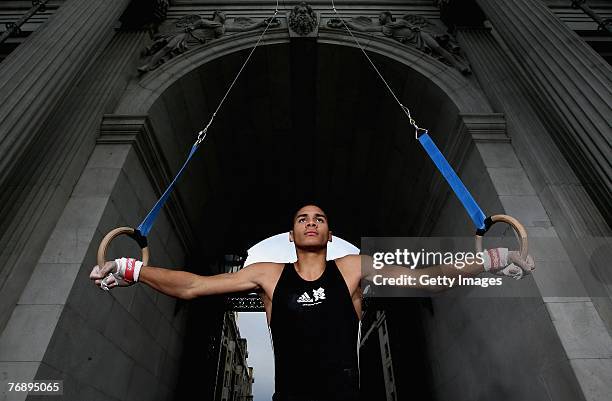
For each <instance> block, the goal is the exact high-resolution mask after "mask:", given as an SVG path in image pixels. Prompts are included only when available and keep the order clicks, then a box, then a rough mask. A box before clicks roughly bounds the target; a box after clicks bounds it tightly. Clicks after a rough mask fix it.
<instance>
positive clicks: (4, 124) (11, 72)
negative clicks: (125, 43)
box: [0, 0, 129, 183]
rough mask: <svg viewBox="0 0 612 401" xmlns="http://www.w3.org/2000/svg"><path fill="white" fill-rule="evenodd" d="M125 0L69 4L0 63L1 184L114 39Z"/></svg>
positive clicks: (71, 1)
mask: <svg viewBox="0 0 612 401" xmlns="http://www.w3.org/2000/svg"><path fill="white" fill-rule="evenodd" d="M128 3H129V0H109V1H98V0H69V1H66V2H65V3H64V4H62V6H61V7H60V8H59V9H58V11H57V13H56V14H55V15H54V16H53V17H52V18H51V19H50V20H49V21H48V22H47V23H46V24H44V25H43V26H42V27H41V28H40V29H39V30H38V31H36V32H35V33H34V34H32V36H31V37H30V38H29V39H28V40H27V41H26V42H24V43H23V44H22V45H20V46H19V48H18V49H17V50H16V51H14V52H13V53H11V54H10V55H9V56H8V57H7V58H6V59H5V60H4V61H3V62H2V63H1V64H0V98H2V99H5V100H3V102H2V104H0V183H4V182H5V181H6V178H7V175H9V174H10V173H11V170H12V167H14V163H15V161H16V160H17V159H19V158H20V157H21V156H23V153H24V151H25V149H26V147H27V146H28V144H29V143H31V142H32V141H33V140H34V139H35V138H36V134H37V133H38V128H39V124H40V123H41V122H42V121H44V120H45V119H46V117H48V116H49V115H50V114H51V112H52V110H53V106H54V105H56V104H57V103H58V102H59V100H60V99H61V97H62V95H63V94H64V91H65V90H66V88H67V87H68V85H70V84H71V83H72V82H73V81H74V79H75V77H76V74H77V73H78V72H79V71H81V70H82V69H83V68H84V67H85V66H87V65H88V63H89V62H90V61H91V60H92V59H93V56H95V55H96V54H97V53H98V52H100V51H101V50H102V48H103V47H104V45H105V44H106V43H108V41H109V40H110V38H111V37H112V29H113V26H114V25H115V23H116V22H117V19H118V18H119V16H120V15H121V13H122V11H123V9H124V8H125V7H126V5H127V4H128Z"/></svg>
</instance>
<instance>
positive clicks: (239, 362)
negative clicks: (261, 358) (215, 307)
mask: <svg viewBox="0 0 612 401" xmlns="http://www.w3.org/2000/svg"><path fill="white" fill-rule="evenodd" d="M248 356H249V353H248V351H247V340H246V338H241V337H240V330H239V329H238V325H237V324H236V315H235V313H234V312H227V313H226V314H225V319H224V322H223V336H222V339H221V354H220V357H219V368H218V372H219V375H218V382H217V394H216V395H215V400H216V401H242V400H253V391H252V390H253V383H254V381H255V379H254V377H253V368H252V367H250V366H248V363H247V358H248Z"/></svg>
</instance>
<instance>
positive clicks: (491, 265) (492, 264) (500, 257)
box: [483, 248, 508, 272]
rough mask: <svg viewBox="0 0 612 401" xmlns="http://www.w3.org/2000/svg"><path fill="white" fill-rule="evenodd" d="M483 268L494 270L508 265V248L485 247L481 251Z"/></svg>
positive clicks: (488, 270)
mask: <svg viewBox="0 0 612 401" xmlns="http://www.w3.org/2000/svg"><path fill="white" fill-rule="evenodd" d="M483 259H484V269H485V271H487V272H496V271H498V270H499V269H503V268H504V267H506V266H507V265H508V248H493V249H486V250H485V251H484V252H483Z"/></svg>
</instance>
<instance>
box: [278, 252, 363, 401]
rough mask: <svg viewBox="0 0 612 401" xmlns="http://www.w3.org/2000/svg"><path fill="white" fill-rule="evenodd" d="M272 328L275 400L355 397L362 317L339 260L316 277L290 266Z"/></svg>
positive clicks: (282, 282)
mask: <svg viewBox="0 0 612 401" xmlns="http://www.w3.org/2000/svg"><path fill="white" fill-rule="evenodd" d="M270 329H271V331H272V342H273V346H274V362H275V369H274V370H275V375H276V377H275V390H276V394H275V397H274V399H275V400H277V399H292V398H296V396H297V397H300V398H301V397H306V398H308V397H312V398H316V399H330V400H344V399H346V400H348V399H356V397H357V395H358V391H359V372H358V364H357V335H358V331H359V319H358V318H357V314H356V313H355V308H354V306H353V302H352V300H351V295H350V293H349V290H348V287H347V285H346V282H345V281H344V278H343V277H342V274H341V273H340V270H338V267H337V266H336V263H335V262H334V261H328V262H327V264H326V266H325V270H324V271H323V274H322V275H321V277H319V278H318V279H316V280H314V281H307V280H304V279H302V278H301V277H300V276H299V274H298V273H297V271H296V270H295V267H294V266H293V264H292V263H288V264H286V265H285V267H284V268H283V271H282V273H281V276H280V278H279V280H278V283H277V284H276V288H275V289H274V295H273V299H272V316H271V321H270Z"/></svg>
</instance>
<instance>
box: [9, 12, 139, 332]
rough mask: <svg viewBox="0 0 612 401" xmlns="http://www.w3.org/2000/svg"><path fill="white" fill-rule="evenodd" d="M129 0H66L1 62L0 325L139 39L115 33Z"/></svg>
mask: <svg viewBox="0 0 612 401" xmlns="http://www.w3.org/2000/svg"><path fill="white" fill-rule="evenodd" d="M128 3H129V1H128V0H110V1H103V2H100V1H96V0H68V1H66V2H64V3H63V4H62V6H61V7H60V8H59V9H58V11H57V12H56V14H54V15H53V17H51V18H50V19H49V20H48V21H47V22H46V23H45V24H44V25H42V26H41V27H40V29H39V30H38V31H36V32H35V33H34V34H32V36H31V37H30V38H28V39H27V40H26V41H25V42H24V43H23V44H21V45H20V46H19V47H18V48H17V49H16V50H15V51H14V52H13V53H11V54H10V55H9V57H7V58H6V59H5V60H3V61H2V63H0V98H1V99H3V100H2V102H1V104H0V221H2V225H1V226H0V243H1V244H2V246H0V301H1V302H0V330H1V329H2V328H3V327H4V325H5V323H6V321H7V319H8V317H9V316H10V314H11V312H12V310H13V308H14V306H15V302H16V301H17V299H18V298H19V294H20V293H21V291H22V290H23V287H24V285H25V283H26V282H27V279H28V277H29V275H30V274H31V272H32V270H33V268H34V265H35V264H36V260H37V259H38V256H39V254H40V252H41V251H42V247H43V246H44V244H45V241H46V239H47V238H48V236H49V234H50V232H51V230H52V228H53V226H54V225H55V222H56V220H57V218H58V217H59V214H60V213H61V210H62V209H63V207H64V205H65V202H66V201H67V199H68V196H69V194H70V192H71V191H72V188H73V187H74V184H75V182H76V179H77V178H78V176H79V175H80V172H81V169H82V168H83V166H84V165H85V163H86V161H87V157H88V156H89V153H90V152H91V151H92V149H93V146H94V140H95V137H96V136H97V127H98V126H99V121H100V118H101V116H102V113H103V112H104V111H108V110H109V104H112V102H113V101H114V100H116V98H117V92H118V91H120V90H122V89H123V87H125V83H126V81H127V77H126V71H127V69H128V68H129V67H126V66H127V64H129V63H130V62H131V59H132V55H134V54H137V53H138V49H139V48H140V47H141V43H143V38H144V36H145V35H146V34H145V33H141V32H133V33H124V34H120V35H117V34H116V32H115V29H114V28H115V27H116V24H117V21H118V19H119V17H120V15H121V13H122V10H123V9H124V8H125V6H126V5H127V4H128ZM113 38H114V41H113ZM105 49H106V51H105Z"/></svg>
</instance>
